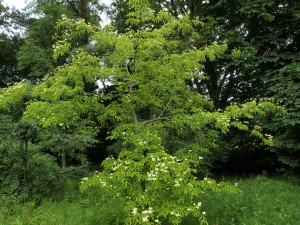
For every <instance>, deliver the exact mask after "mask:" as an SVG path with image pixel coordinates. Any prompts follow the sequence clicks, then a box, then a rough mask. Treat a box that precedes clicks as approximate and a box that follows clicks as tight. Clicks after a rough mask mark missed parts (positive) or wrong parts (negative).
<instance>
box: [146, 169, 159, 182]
mask: <svg viewBox="0 0 300 225" xmlns="http://www.w3.org/2000/svg"><path fill="white" fill-rule="evenodd" d="M147 175H148V180H157V175H158V173H157V172H155V171H153V170H152V171H150V172H147Z"/></svg>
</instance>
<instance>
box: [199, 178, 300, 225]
mask: <svg viewBox="0 0 300 225" xmlns="http://www.w3.org/2000/svg"><path fill="white" fill-rule="evenodd" d="M237 183H238V186H239V187H240V189H241V192H240V193H222V192H220V193H206V194H205V196H204V197H203V200H202V201H203V205H204V206H205V208H204V210H206V211H207V215H208V221H209V224H212V225H235V224H236V225H300V186H299V184H300V183H299V182H297V181H296V179H291V180H290V179H276V178H273V179H271V178H267V177H265V176H258V177H256V178H248V179H246V180H240V181H239V182H237Z"/></svg>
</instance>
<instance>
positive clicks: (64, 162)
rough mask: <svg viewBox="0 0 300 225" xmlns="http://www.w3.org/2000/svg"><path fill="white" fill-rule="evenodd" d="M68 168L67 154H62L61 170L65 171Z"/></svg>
mask: <svg viewBox="0 0 300 225" xmlns="http://www.w3.org/2000/svg"><path fill="white" fill-rule="evenodd" d="M66 167H67V160H66V153H64V152H62V153H61V168H62V169H65V168H66Z"/></svg>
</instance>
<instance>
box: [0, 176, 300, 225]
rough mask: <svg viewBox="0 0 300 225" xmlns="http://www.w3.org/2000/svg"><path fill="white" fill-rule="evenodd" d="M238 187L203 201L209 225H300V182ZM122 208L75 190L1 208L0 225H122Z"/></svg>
mask: <svg viewBox="0 0 300 225" xmlns="http://www.w3.org/2000/svg"><path fill="white" fill-rule="evenodd" d="M234 183H237V184H238V187H239V189H240V192H238V193H228V192H217V193H213V192H212V193H209V192H207V193H205V194H204V195H203V196H200V199H199V201H201V202H202V205H203V208H202V210H205V212H206V215H207V219H208V222H209V224H210V225H235V224H236V225H300V185H299V184H300V182H299V181H297V180H296V179H295V178H293V179H290V178H285V179H283V178H267V177H265V176H257V177H253V178H247V179H239V180H235V181H233V184H234ZM100 200H101V201H100ZM100 202H101V203H100ZM123 204H124V202H119V201H118V202H116V201H114V200H113V199H105V196H102V195H101V193H99V192H92V193H90V194H88V195H83V194H81V193H80V192H79V191H78V188H76V187H74V185H73V187H71V188H70V187H69V189H68V190H67V191H66V192H65V196H64V197H63V198H62V199H57V198H54V199H43V200H42V201H41V203H40V205H36V203H33V202H27V203H24V204H19V203H13V204H9V205H8V204H7V205H6V206H5V204H4V205H3V204H2V205H1V206H0V224H1V225H37V224H39V225H117V224H123V223H122V222H121V221H122V220H123V215H122V206H123ZM191 224H197V223H196V221H189V220H188V219H187V220H185V222H184V223H183V225H191Z"/></svg>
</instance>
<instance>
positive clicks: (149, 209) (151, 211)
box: [142, 207, 153, 214]
mask: <svg viewBox="0 0 300 225" xmlns="http://www.w3.org/2000/svg"><path fill="white" fill-rule="evenodd" d="M151 213H153V210H152V207H149V208H148V209H146V210H144V211H142V214H151Z"/></svg>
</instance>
